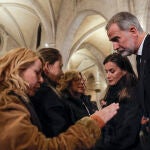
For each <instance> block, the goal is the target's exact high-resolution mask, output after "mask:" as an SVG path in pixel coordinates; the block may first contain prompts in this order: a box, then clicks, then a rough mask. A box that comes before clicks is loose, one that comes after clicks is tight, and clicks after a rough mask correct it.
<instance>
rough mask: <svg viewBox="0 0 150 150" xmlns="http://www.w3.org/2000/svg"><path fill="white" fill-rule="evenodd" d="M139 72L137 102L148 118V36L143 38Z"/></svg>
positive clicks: (149, 110) (149, 100) (149, 76)
mask: <svg viewBox="0 0 150 150" xmlns="http://www.w3.org/2000/svg"><path fill="white" fill-rule="evenodd" d="M140 70H141V72H140V75H139V78H140V79H139V88H138V89H139V92H138V94H139V100H140V103H141V104H142V106H143V105H144V108H145V111H146V114H147V115H148V116H149V117H150V35H149V34H148V35H147V37H146V38H145V41H144V45H143V50H142V58H141V69H140Z"/></svg>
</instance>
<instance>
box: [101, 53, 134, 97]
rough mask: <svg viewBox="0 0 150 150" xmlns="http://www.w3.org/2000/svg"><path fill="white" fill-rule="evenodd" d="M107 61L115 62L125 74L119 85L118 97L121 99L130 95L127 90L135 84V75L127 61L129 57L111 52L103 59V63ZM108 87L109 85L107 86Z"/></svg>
mask: <svg viewBox="0 0 150 150" xmlns="http://www.w3.org/2000/svg"><path fill="white" fill-rule="evenodd" d="M108 62H113V63H115V64H116V65H117V66H118V67H119V68H120V69H121V70H123V71H126V74H125V75H124V77H125V78H124V80H122V82H123V83H121V86H122V87H123V88H122V90H121V91H120V92H119V93H118V95H119V98H120V99H123V98H125V97H130V95H129V90H130V89H131V88H132V87H134V86H136V84H137V76H136V74H135V72H134V70H133V68H132V65H131V63H130V61H129V59H128V58H127V57H126V56H121V55H120V54H118V53H113V54H110V55H108V56H107V57H106V58H105V59H104V62H103V64H104V65H105V64H106V63H108ZM108 89H109V87H108Z"/></svg>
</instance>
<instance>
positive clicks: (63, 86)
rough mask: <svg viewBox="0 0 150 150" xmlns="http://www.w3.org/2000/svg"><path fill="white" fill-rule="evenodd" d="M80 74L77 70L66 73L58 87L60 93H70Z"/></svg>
mask: <svg viewBox="0 0 150 150" xmlns="http://www.w3.org/2000/svg"><path fill="white" fill-rule="evenodd" d="M79 75H80V72H78V71H75V70H70V71H66V72H65V73H64V74H63V75H62V76H61V78H60V80H59V82H58V86H57V90H58V91H59V92H64V91H69V88H70V86H71V84H72V81H74V80H78V79H79Z"/></svg>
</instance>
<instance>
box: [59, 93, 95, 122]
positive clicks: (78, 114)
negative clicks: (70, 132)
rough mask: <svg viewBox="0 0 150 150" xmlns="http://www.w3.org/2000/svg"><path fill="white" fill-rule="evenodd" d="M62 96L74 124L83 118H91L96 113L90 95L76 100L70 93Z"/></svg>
mask: <svg viewBox="0 0 150 150" xmlns="http://www.w3.org/2000/svg"><path fill="white" fill-rule="evenodd" d="M62 95H63V97H64V99H65V101H66V103H67V107H68V108H69V110H70V115H71V120H72V122H74V123H75V122H76V121H77V120H79V119H81V118H82V117H85V116H90V115H91V114H93V113H94V112H95V111H96V110H95V107H94V104H93V103H92V102H91V100H90V98H91V96H89V95H81V96H80V98H75V97H73V96H71V94H70V93H69V92H68V91H64V92H63V93H62Z"/></svg>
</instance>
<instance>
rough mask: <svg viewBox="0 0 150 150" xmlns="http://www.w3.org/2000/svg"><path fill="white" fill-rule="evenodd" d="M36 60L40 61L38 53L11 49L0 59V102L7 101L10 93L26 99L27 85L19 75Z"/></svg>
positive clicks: (24, 49) (23, 49)
mask: <svg viewBox="0 0 150 150" xmlns="http://www.w3.org/2000/svg"><path fill="white" fill-rule="evenodd" d="M37 59H40V60H41V61H42V58H41V57H40V55H39V54H38V53H36V52H34V51H32V50H30V49H26V48H16V49H12V50H10V51H9V52H7V53H6V54H5V55H4V56H2V57H1V58H0V82H1V85H0V92H1V94H0V101H2V100H3V101H6V100H8V99H9V96H8V94H9V93H10V92H12V91H13V92H15V93H17V94H18V95H20V96H22V97H23V98H25V99H27V89H28V87H29V84H28V83H27V82H26V81H24V80H23V79H22V77H21V76H20V74H21V73H22V71H24V70H26V69H27V68H28V67H29V66H30V65H32V64H33V63H34V62H35V60H37Z"/></svg>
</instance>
